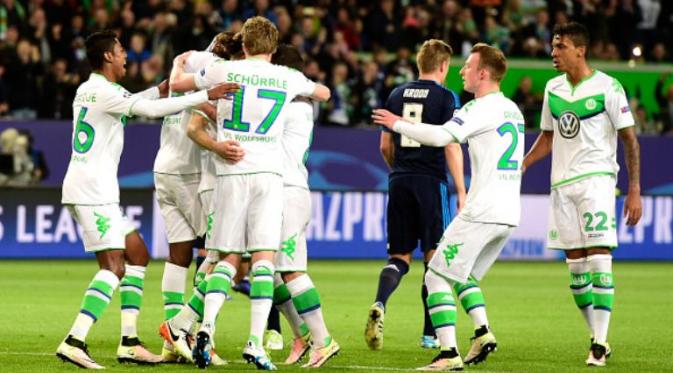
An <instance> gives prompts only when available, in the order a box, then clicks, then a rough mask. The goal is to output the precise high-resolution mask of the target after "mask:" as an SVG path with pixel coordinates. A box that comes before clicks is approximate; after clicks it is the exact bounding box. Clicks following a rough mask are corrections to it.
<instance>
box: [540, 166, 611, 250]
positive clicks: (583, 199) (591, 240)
mask: <svg viewBox="0 0 673 373" xmlns="http://www.w3.org/2000/svg"><path fill="white" fill-rule="evenodd" d="M615 185H616V180H615V178H614V177H612V176H610V175H604V176H592V177H588V178H586V179H583V180H580V181H577V182H575V183H572V184H569V185H564V186H562V187H559V188H555V189H552V190H551V193H550V205H551V208H550V210H549V231H548V232H547V233H548V234H547V247H548V248H550V249H560V250H571V249H584V248H589V247H609V248H614V247H617V224H616V220H615V218H616V217H615V204H616V201H615Z"/></svg>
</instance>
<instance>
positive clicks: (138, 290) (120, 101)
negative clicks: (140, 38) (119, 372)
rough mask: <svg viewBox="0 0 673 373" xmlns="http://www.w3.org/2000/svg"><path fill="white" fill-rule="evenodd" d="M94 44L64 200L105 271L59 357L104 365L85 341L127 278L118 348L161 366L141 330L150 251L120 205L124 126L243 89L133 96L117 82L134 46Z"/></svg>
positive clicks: (108, 39) (76, 106)
mask: <svg viewBox="0 0 673 373" xmlns="http://www.w3.org/2000/svg"><path fill="white" fill-rule="evenodd" d="M86 47H87V58H88V59H89V62H90V64H91V66H92V68H93V70H94V72H93V73H92V74H91V76H90V78H89V80H87V81H86V82H84V83H82V84H81V85H80V86H79V87H78V89H77V94H76V96H75V101H74V102H73V112H74V120H73V127H74V128H73V142H72V149H73V150H72V156H71V159H70V164H69V165H68V170H67V172H66V175H65V178H64V180H63V197H62V201H61V202H62V203H63V204H64V205H66V206H67V207H68V209H69V210H70V212H71V214H72V215H73V217H74V218H75V220H77V222H78V223H79V224H80V225H81V226H82V231H83V238H82V239H83V241H84V247H85V250H86V251H87V252H93V253H95V254H96V258H97V260H98V264H99V267H100V270H99V271H98V273H97V274H96V275H95V276H94V278H93V280H92V282H91V284H90V286H89V288H88V289H87V291H86V293H85V295H84V299H83V301H82V306H81V309H80V312H79V314H78V316H77V318H76V319H75V322H74V325H73V327H72V328H71V330H70V332H69V333H68V336H67V337H66V339H65V340H64V341H63V342H62V343H61V344H60V345H59V346H58V349H57V351H56V354H57V356H58V357H60V358H61V359H63V360H64V361H69V362H72V363H73V364H75V365H78V366H81V367H85V368H93V369H100V368H102V366H100V365H99V364H97V363H96V362H95V361H94V360H93V359H91V357H90V356H89V354H88V350H87V346H86V343H85V342H84V341H85V338H86V336H87V334H88V332H89V330H90V328H91V326H92V325H93V323H94V322H95V321H96V320H97V319H98V318H100V316H101V315H102V314H103V312H104V311H105V309H106V308H107V305H108V304H109V302H110V300H111V297H112V294H113V293H114V290H115V289H116V287H117V285H120V280H121V299H122V301H121V304H122V342H121V344H120V346H119V348H118V350H117V357H118V360H119V361H121V362H139V363H156V362H158V361H160V360H161V357H160V356H157V355H153V354H151V353H149V352H148V351H147V350H146V349H145V348H144V347H142V344H141V343H140V341H139V339H138V336H137V328H136V320H137V316H138V313H139V310H140V304H141V301H142V292H143V284H144V276H145V268H146V266H147V263H148V261H149V255H148V253H147V248H146V247H145V244H144V242H143V241H142V238H141V237H140V235H139V234H138V232H137V231H135V228H133V227H130V225H129V222H128V221H127V220H126V218H125V217H124V216H123V214H122V212H121V210H120V207H119V184H118V181H117V168H118V165H119V158H120V155H121V152H122V148H123V145H124V126H125V125H126V121H127V117H128V116H132V115H136V114H139V115H143V116H147V117H161V116H164V115H167V114H169V113H174V112H178V111H180V110H183V109H185V108H187V107H190V106H193V105H198V104H201V103H203V102H206V101H207V100H208V99H216V98H221V97H224V96H225V95H226V94H227V93H229V92H234V91H236V90H237V86H236V85H235V84H234V85H222V86H220V87H216V88H214V89H211V90H209V91H208V92H205V91H204V92H198V93H195V94H191V95H186V96H183V97H179V98H170V99H162V100H155V99H157V98H159V96H160V90H159V89H158V88H156V87H155V88H151V89H149V90H147V91H143V92H142V93H141V94H136V95H132V94H131V93H129V92H128V91H126V90H125V89H124V88H123V87H121V86H120V85H118V84H117V83H116V82H118V81H119V80H121V79H122V78H123V77H124V74H125V73H126V68H125V64H126V51H125V50H124V48H123V47H122V46H121V44H120V43H119V41H118V40H117V38H116V36H115V34H114V33H113V32H110V31H106V32H99V33H94V34H92V35H91V36H90V37H89V38H88V39H87V41H86ZM164 94H165V93H164ZM125 249H127V250H125ZM125 260H126V262H127V263H128V265H127V266H126V267H125V265H124V262H125Z"/></svg>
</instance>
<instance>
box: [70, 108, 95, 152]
mask: <svg viewBox="0 0 673 373" xmlns="http://www.w3.org/2000/svg"><path fill="white" fill-rule="evenodd" d="M88 110H89V109H87V108H85V107H82V108H81V109H80V110H79V116H78V117H77V124H76V125H75V135H74V136H73V138H72V148H73V149H75V151H76V152H77V153H86V152H88V151H89V149H91V146H92V145H93V138H94V136H95V135H96V131H95V130H94V129H93V127H92V126H91V125H90V124H89V123H87V122H85V121H84V117H85V116H86V113H87V111H88Z"/></svg>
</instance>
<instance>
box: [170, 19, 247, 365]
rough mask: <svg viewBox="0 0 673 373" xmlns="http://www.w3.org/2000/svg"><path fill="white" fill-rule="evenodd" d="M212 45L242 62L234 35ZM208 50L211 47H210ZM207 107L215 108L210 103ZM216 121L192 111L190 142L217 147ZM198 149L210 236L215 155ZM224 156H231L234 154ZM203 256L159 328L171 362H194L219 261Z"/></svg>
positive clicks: (230, 145) (230, 143)
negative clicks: (196, 335)
mask: <svg viewBox="0 0 673 373" xmlns="http://www.w3.org/2000/svg"><path fill="white" fill-rule="evenodd" d="M213 43H214V45H212V44H211V46H212V47H213V48H212V49H213V51H214V53H215V54H217V55H218V56H220V57H222V58H225V59H241V58H243V57H244V56H243V50H242V46H241V42H240V40H239V38H237V37H236V35H235V34H234V33H232V32H225V33H221V34H219V35H218V36H217V37H216V39H214V40H213ZM209 49H211V48H210V47H209ZM191 53H193V52H187V53H186V54H185V55H184V56H183V57H182V58H184V57H187V56H188V55H189V54H191ZM171 83H176V81H171ZM223 105H231V101H223ZM208 106H212V105H210V104H208ZM213 107H214V106H213ZM215 120H216V114H215V110H212V112H211V111H208V112H205V111H202V110H198V109H197V110H192V111H191V113H190V114H189V121H188V124H187V128H186V134H187V136H188V137H189V138H190V139H191V138H196V140H195V142H196V144H201V143H202V142H203V141H209V142H210V143H215V144H216V145H217V143H216V141H215V138H216V135H217V134H216V130H215V124H214V123H215ZM199 140H200V141H199ZM190 141H191V140H190ZM220 145H224V146H225V149H226V150H229V149H233V150H234V151H238V150H240V149H241V148H240V145H239V143H238V142H236V141H234V140H227V141H223V142H222V143H220ZM197 148H198V149H199V152H200V161H201V180H200V182H199V184H198V198H199V201H200V205H201V211H202V214H203V219H204V220H205V221H206V222H207V223H206V231H205V234H206V235H208V234H209V231H210V229H212V194H213V189H214V187H215V181H216V176H215V160H214V158H213V157H214V156H215V154H214V153H213V152H211V151H210V150H208V148H203V149H202V148H201V146H197ZM222 155H223V156H230V155H231V154H228V153H227V154H222ZM228 159H233V160H234V161H237V160H239V159H240V158H236V157H233V158H228ZM199 251H200V250H199ZM204 251H205V250H204ZM203 256H204V260H203V262H202V263H200V265H199V266H198V269H197V271H196V273H195V275H194V292H193V293H192V296H191V297H190V298H189V301H188V302H187V303H185V304H184V305H182V306H181V307H180V308H179V309H178V310H176V313H175V315H172V316H171V318H169V319H167V320H166V321H164V322H163V323H162V324H161V326H160V327H159V334H160V335H161V336H162V337H163V338H164V340H165V343H164V351H170V352H172V353H173V354H174V355H175V356H174V357H173V359H172V360H178V356H180V357H182V358H183V359H185V360H186V361H189V362H193V359H192V350H191V347H190V342H189V341H190V339H192V336H191V334H190V331H191V330H193V326H194V324H195V323H197V322H200V321H201V319H202V317H203V297H204V296H205V291H206V285H207V282H206V281H205V276H206V274H207V273H209V272H210V271H211V270H212V269H213V267H214V266H215V265H216V264H217V262H218V261H219V253H217V252H215V251H212V252H210V253H208V255H207V257H206V255H205V254H204V255H203ZM197 263H198V262H197ZM183 281H184V280H183ZM211 364H212V365H224V364H226V362H224V361H223V360H222V359H220V358H219V357H218V356H217V354H215V351H214V349H212V350H211Z"/></svg>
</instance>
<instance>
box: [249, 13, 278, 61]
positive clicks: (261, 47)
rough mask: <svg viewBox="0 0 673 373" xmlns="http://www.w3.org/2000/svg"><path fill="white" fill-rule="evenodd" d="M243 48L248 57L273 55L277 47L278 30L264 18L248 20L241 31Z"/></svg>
mask: <svg viewBox="0 0 673 373" xmlns="http://www.w3.org/2000/svg"><path fill="white" fill-rule="evenodd" d="M241 36H242V39H243V47H244V48H245V49H246V51H247V53H248V55H250V56H256V55H258V54H273V52H275V51H276V47H277V46H278V29H277V28H276V26H275V25H274V24H273V23H271V21H269V20H268V19H266V18H264V17H259V16H258V17H252V18H248V20H247V21H245V23H244V24H243V28H242V29H241Z"/></svg>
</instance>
